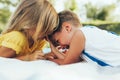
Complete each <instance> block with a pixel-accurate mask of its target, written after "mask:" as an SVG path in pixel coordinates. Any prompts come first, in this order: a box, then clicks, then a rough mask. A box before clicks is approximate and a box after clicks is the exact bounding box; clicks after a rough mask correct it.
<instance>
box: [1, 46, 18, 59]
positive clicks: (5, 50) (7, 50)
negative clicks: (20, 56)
mask: <svg viewBox="0 0 120 80" xmlns="http://www.w3.org/2000/svg"><path fill="white" fill-rule="evenodd" d="M0 56H1V57H6V58H12V57H15V56H16V52H15V51H14V50H12V49H10V48H7V47H3V46H1V47H0Z"/></svg>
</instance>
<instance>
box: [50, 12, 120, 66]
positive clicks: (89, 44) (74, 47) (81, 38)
mask: <svg viewBox="0 0 120 80" xmlns="http://www.w3.org/2000/svg"><path fill="white" fill-rule="evenodd" d="M58 15H59V26H58V28H57V29H56V30H55V31H54V32H53V33H52V34H51V35H49V39H50V41H51V42H52V43H53V42H56V43H57V44H59V45H61V46H69V50H68V51H67V52H66V55H65V57H64V59H52V61H54V62H56V63H58V64H60V65H63V64H71V63H75V62H78V59H79V58H80V56H81V57H83V59H85V60H86V61H88V62H96V63H97V64H98V65H100V66H110V67H119V68H120V36H117V35H114V34H112V33H110V32H108V31H105V30H101V29H99V28H97V27H94V26H88V27H87V26H86V27H82V25H81V24H80V21H79V19H78V17H77V15H76V14H75V13H73V12H71V11H62V12H60V13H59V14H58Z"/></svg>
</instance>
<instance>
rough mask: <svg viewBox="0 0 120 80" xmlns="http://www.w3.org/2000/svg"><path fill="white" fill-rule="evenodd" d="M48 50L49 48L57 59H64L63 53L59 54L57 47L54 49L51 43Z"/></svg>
mask: <svg viewBox="0 0 120 80" xmlns="http://www.w3.org/2000/svg"><path fill="white" fill-rule="evenodd" d="M50 48H51V52H52V53H53V54H54V55H55V56H56V57H57V58H58V59H64V58H65V55H64V53H61V52H60V51H59V50H58V49H57V47H54V46H53V45H52V44H51V43H50Z"/></svg>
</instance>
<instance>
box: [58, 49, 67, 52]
mask: <svg viewBox="0 0 120 80" xmlns="http://www.w3.org/2000/svg"><path fill="white" fill-rule="evenodd" d="M66 50H67V49H59V51H60V52H65V51H66Z"/></svg>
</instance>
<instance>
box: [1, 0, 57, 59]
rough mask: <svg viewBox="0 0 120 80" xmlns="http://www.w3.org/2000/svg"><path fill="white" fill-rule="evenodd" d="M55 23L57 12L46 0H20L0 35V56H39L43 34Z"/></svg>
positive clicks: (42, 44)
mask: <svg viewBox="0 0 120 80" xmlns="http://www.w3.org/2000/svg"><path fill="white" fill-rule="evenodd" d="M57 24H58V15H57V13H56V11H55V9H54V8H53V6H52V5H51V4H50V3H49V2H48V1H47V0H21V2H20V4H19V5H18V7H17V9H16V11H15V13H14V14H13V15H12V17H11V19H10V21H9V23H8V25H7V29H5V30H4V31H3V32H2V34H1V36H0V56H1V57H7V58H17V59H20V60H37V59H41V58H42V59H43V57H42V56H43V54H42V52H41V50H42V49H43V47H44V45H45V43H46V41H45V40H44V37H45V36H46V35H47V34H50V33H51V32H52V31H53V30H54V29H55V28H56V26H57Z"/></svg>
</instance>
